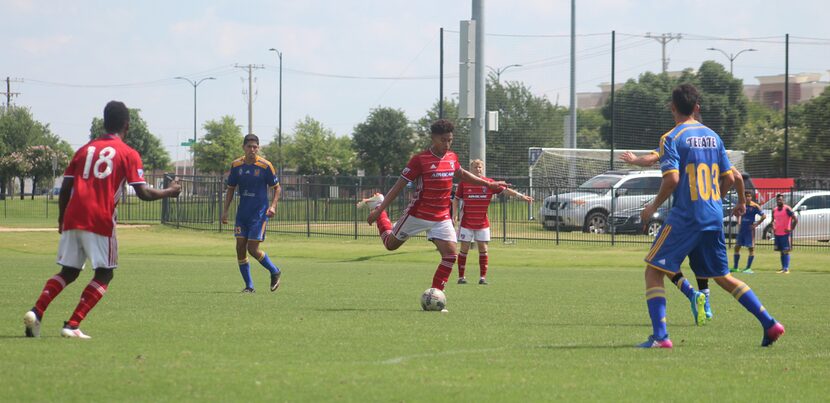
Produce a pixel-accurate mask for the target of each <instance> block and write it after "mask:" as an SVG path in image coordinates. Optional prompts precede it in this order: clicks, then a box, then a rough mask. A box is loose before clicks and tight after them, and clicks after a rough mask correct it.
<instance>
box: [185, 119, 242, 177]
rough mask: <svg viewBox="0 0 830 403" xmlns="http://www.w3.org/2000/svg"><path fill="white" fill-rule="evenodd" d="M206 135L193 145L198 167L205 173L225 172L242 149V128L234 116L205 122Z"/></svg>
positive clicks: (240, 153)
mask: <svg viewBox="0 0 830 403" xmlns="http://www.w3.org/2000/svg"><path fill="white" fill-rule="evenodd" d="M204 129H205V131H206V132H207V133H206V134H205V136H204V137H203V138H202V139H201V140H199V142H198V143H196V144H194V145H193V151H194V154H195V158H196V169H198V170H199V171H201V172H204V173H223V172H225V171H227V170H228V169H230V166H231V162H233V160H235V159H237V158H239V157H240V156H241V155H242V153H243V151H242V139H243V138H244V136H242V128H241V126H239V125H238V124H236V120H235V119H234V118H233V117H232V116H223V117H222V118H221V119H220V120H209V121H207V122H205V125H204Z"/></svg>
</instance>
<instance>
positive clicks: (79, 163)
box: [63, 134, 146, 237]
mask: <svg viewBox="0 0 830 403" xmlns="http://www.w3.org/2000/svg"><path fill="white" fill-rule="evenodd" d="M63 176H64V178H73V179H74V182H73V185H72V196H71V197H70V199H69V205H67V206H66V212H65V213H64V217H63V229H64V230H71V229H78V230H84V231H89V232H94V233H96V234H99V235H103V236H107V237H109V236H112V230H113V228H114V227H115V206H116V205H117V204H118V199H119V198H120V197H121V190H122V189H123V188H124V183H125V182H128V183H129V184H130V185H135V184H140V183H146V182H144V169H143V166H142V164H141V156H139V155H138V152H136V151H135V150H133V149H132V148H131V147H130V146H128V145H127V144H125V143H124V142H123V141H122V140H121V138H119V137H117V136H115V135H112V134H107V135H104V136H101V137H99V138H97V139H95V140H92V141H90V142H89V143H87V144H86V145H84V146H83V147H81V148H80V149H79V150H78V151H77V152H75V156H74V157H72V161H71V162H70V163H69V166H68V167H66V171H64V173H63Z"/></svg>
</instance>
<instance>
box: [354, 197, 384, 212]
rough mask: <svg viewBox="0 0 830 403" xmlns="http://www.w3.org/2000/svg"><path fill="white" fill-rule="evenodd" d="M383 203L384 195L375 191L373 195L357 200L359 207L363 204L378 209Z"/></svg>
mask: <svg viewBox="0 0 830 403" xmlns="http://www.w3.org/2000/svg"><path fill="white" fill-rule="evenodd" d="M381 203H383V195H382V194H380V193H375V194H374V195H372V197H370V198H368V199H363V200H361V201H359V202H357V208H361V207H363V206H369V208H371V209H376V208H378V206H380V204H381Z"/></svg>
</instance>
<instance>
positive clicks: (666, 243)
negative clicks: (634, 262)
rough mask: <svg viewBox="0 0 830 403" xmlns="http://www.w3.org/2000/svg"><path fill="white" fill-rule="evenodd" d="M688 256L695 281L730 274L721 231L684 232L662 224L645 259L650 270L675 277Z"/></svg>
mask: <svg viewBox="0 0 830 403" xmlns="http://www.w3.org/2000/svg"><path fill="white" fill-rule="evenodd" d="M687 256H688V257H689V261H690V263H691V266H692V271H693V272H694V273H695V277H697V278H712V277H723V276H726V275H728V274H729V261H728V260H727V257H726V243H725V242H724V239H723V230H712V231H700V230H684V229H679V228H676V227H674V226H673V225H670V224H666V225H663V227H662V228H660V232H659V233H658V234H657V238H656V239H655V240H654V243H653V244H652V245H651V249H650V250H649V252H648V255H646V258H645V259H644V260H645V262H646V263H647V264H648V267H650V268H653V269H657V270H660V271H662V272H666V273H669V274H676V273H678V272H679V271H680V267H681V265H682V264H683V261H684V260H685V259H686V257H687Z"/></svg>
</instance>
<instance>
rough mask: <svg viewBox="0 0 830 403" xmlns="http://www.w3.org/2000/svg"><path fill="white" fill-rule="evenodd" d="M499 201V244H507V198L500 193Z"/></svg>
mask: <svg viewBox="0 0 830 403" xmlns="http://www.w3.org/2000/svg"><path fill="white" fill-rule="evenodd" d="M499 199H500V200H501V242H502V243H507V201H506V200H507V197H505V196H504V193H503V192H502V194H501V196H500V197H499Z"/></svg>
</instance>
